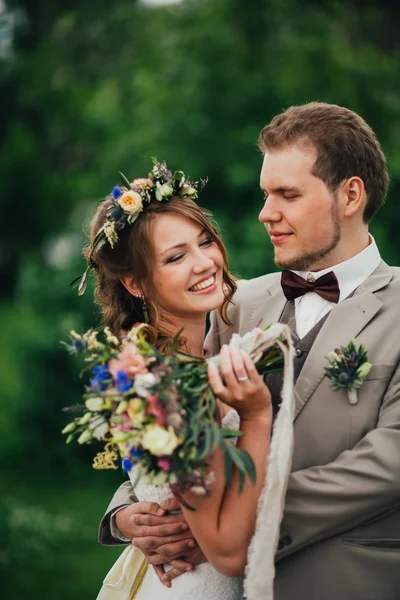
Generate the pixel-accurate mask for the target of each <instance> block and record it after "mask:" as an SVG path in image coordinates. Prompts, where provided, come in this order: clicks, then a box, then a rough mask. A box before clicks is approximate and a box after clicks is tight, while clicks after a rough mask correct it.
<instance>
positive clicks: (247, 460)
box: [238, 448, 257, 485]
mask: <svg viewBox="0 0 400 600" xmlns="http://www.w3.org/2000/svg"><path fill="white" fill-rule="evenodd" d="M238 452H240V456H241V458H242V461H243V463H244V465H245V467H246V472H247V475H248V476H249V479H250V481H251V483H252V484H253V485H255V483H256V478H257V473H256V466H255V464H254V461H253V459H252V458H251V456H250V454H249V453H248V452H247V450H244V449H243V448H238Z"/></svg>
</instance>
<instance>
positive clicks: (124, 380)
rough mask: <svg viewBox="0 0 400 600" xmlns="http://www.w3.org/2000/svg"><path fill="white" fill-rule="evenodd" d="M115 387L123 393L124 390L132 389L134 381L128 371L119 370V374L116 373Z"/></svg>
mask: <svg viewBox="0 0 400 600" xmlns="http://www.w3.org/2000/svg"><path fill="white" fill-rule="evenodd" d="M115 387H116V388H117V390H118V391H119V392H121V393H122V394H123V393H124V392H127V391H128V390H130V389H131V387H132V381H131V380H130V379H129V377H128V374H127V373H126V371H122V370H121V371H117V374H116V377H115Z"/></svg>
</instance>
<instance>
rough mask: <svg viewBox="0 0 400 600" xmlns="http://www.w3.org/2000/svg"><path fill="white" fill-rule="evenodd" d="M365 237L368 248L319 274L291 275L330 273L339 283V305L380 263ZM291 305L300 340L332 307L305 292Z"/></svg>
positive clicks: (315, 273)
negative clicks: (332, 273) (293, 307)
mask: <svg viewBox="0 0 400 600" xmlns="http://www.w3.org/2000/svg"><path fill="white" fill-rule="evenodd" d="M369 238H370V243H369V245H368V246H367V247H366V248H365V249H364V250H363V251H362V252H360V253H359V254H356V255H355V256H353V257H352V258H349V260H346V261H344V262H342V263H339V264H338V265H335V266H333V267H329V268H328V269H323V270H322V271H313V272H311V271H293V273H296V275H300V277H303V279H307V277H314V278H315V279H318V277H321V276H322V275H325V274H326V273H329V272H330V271H333V272H334V273H335V275H336V277H337V280H338V282H339V288H340V296H339V302H342V300H344V299H345V298H347V296H349V294H351V293H352V292H354V290H355V289H356V288H358V286H359V285H361V284H362V283H363V282H364V281H365V280H366V279H367V278H368V277H369V276H370V275H371V273H373V272H374V271H375V269H376V268H377V266H378V265H379V263H380V262H381V256H380V254H379V250H378V247H377V245H376V243H375V240H374V238H373V237H372V235H370V236H369ZM294 302H295V314H296V332H297V335H298V336H299V338H300V339H301V338H303V337H304V336H305V335H307V333H308V332H309V331H310V330H311V329H312V328H313V327H314V325H316V324H317V323H318V321H319V320H320V319H322V317H324V316H325V315H326V314H327V313H328V312H329V311H330V310H331V309H332V308H333V307H334V306H335V304H334V302H329V301H328V300H324V299H323V298H321V296H319V295H318V294H316V293H315V292H307V293H306V294H304V296H300V297H299V298H296V299H295V301H294Z"/></svg>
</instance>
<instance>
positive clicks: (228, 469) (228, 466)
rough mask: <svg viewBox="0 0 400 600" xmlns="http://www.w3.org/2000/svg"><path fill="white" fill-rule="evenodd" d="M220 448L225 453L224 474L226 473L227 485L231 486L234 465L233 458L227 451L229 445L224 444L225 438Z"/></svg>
mask: <svg viewBox="0 0 400 600" xmlns="http://www.w3.org/2000/svg"><path fill="white" fill-rule="evenodd" d="M220 446H221V448H222V451H223V453H224V472H225V481H226V485H231V483H232V470H233V463H232V459H231V457H230V456H229V453H228V452H227V450H226V447H227V444H226V443H225V442H224V440H223V438H221V441H220Z"/></svg>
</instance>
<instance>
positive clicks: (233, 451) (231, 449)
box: [226, 444, 246, 472]
mask: <svg viewBox="0 0 400 600" xmlns="http://www.w3.org/2000/svg"><path fill="white" fill-rule="evenodd" d="M226 449H227V452H228V454H229V456H230V457H231V459H232V462H233V463H234V464H235V465H236V467H237V468H238V469H239V471H242V472H243V471H244V472H246V466H245V464H244V462H243V460H242V457H241V456H240V454H239V451H240V448H235V446H231V444H226Z"/></svg>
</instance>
